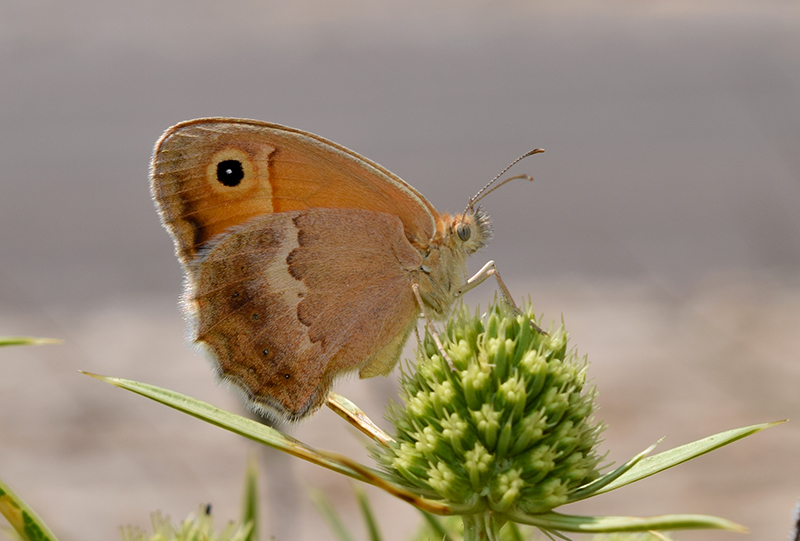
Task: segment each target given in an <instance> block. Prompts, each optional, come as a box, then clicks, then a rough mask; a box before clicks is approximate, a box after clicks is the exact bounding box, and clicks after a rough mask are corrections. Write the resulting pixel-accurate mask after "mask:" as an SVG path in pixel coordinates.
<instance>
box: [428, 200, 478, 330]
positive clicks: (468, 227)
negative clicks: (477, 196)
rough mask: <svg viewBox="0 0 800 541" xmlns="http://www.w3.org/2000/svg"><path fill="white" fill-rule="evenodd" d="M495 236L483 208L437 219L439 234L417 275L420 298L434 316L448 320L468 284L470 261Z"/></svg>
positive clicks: (429, 248)
mask: <svg viewBox="0 0 800 541" xmlns="http://www.w3.org/2000/svg"><path fill="white" fill-rule="evenodd" d="M491 237H492V227H491V221H490V220H489V215H488V214H486V213H485V212H484V211H483V210H482V209H480V208H477V209H467V211H466V212H464V213H463V214H457V215H454V216H453V215H450V214H442V215H440V216H438V217H437V219H436V235H435V236H434V238H433V240H432V241H431V242H430V244H429V245H428V247H427V249H426V250H425V251H424V252H423V260H422V265H421V266H420V272H419V273H418V274H417V276H416V280H417V283H418V284H419V292H420V296H421V297H422V300H423V302H424V303H425V304H426V306H427V307H429V308H430V309H431V311H432V314H431V316H433V317H434V318H436V319H444V318H446V317H447V315H448V313H449V312H450V307H451V306H452V304H453V302H454V301H455V297H456V293H457V292H458V290H460V289H461V288H462V286H463V285H464V284H465V283H466V281H467V258H468V257H469V256H470V255H472V254H474V253H475V252H477V251H478V250H480V249H481V248H483V247H484V246H485V245H486V244H487V243H488V242H489V240H490V239H491Z"/></svg>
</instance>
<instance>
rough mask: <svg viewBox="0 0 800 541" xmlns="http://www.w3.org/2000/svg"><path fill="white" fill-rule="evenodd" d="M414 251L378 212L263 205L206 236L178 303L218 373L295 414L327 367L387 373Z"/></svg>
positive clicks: (409, 319)
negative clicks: (215, 235) (257, 213)
mask: <svg viewBox="0 0 800 541" xmlns="http://www.w3.org/2000/svg"><path fill="white" fill-rule="evenodd" d="M420 261H421V257H420V254H419V252H418V251H417V250H415V249H414V248H413V247H412V246H411V245H410V244H409V243H408V241H407V240H406V238H405V235H404V232H403V224H402V223H401V222H400V220H399V219H398V218H397V217H395V216H391V215H388V214H386V213H377V212H372V211H362V210H352V209H350V210H342V209H318V208H315V209H310V210H308V211H291V212H285V213H277V214H269V215H266V216H263V217H261V218H258V219H256V220H254V221H251V222H250V223H249V224H248V225H246V226H244V227H242V228H239V229H236V230H234V231H233V232H231V233H230V234H228V235H225V236H223V237H221V238H220V239H218V240H216V241H214V242H212V243H211V246H210V247H209V248H207V250H205V251H204V252H203V253H202V254H201V258H200V259H199V260H198V264H197V269H196V274H195V276H196V280H194V281H193V282H190V283H189V288H188V289H187V292H186V304H187V307H188V308H189V312H190V313H191V314H193V315H194V320H195V338H196V340H197V341H198V342H200V343H202V344H203V345H204V346H205V347H206V348H208V349H209V350H210V353H211V354H212V357H213V358H214V359H215V361H216V366H217V369H218V371H219V373H220V376H221V377H222V378H223V379H226V380H228V381H230V382H231V383H233V384H234V385H235V386H236V387H238V388H239V389H240V390H242V391H243V393H244V394H245V395H246V397H247V398H248V399H249V401H250V403H251V404H253V405H255V407H256V408H257V409H260V410H261V411H264V412H266V413H268V414H274V415H276V416H277V417H279V418H283V419H288V420H297V419H299V418H302V417H304V416H306V415H309V414H310V413H312V412H313V411H315V410H316V409H317V408H318V407H319V406H321V405H322V403H323V402H324V400H325V398H326V397H327V395H328V390H329V388H330V386H331V383H332V382H333V379H334V378H335V376H338V375H341V374H343V373H347V372H351V371H354V370H358V371H359V372H360V374H361V375H362V377H368V376H374V375H378V374H385V373H388V372H389V371H390V370H391V369H392V368H393V367H394V365H395V363H396V362H397V359H398V358H399V356H400V353H401V350H402V347H403V344H404V343H405V342H406V340H407V338H408V335H409V333H410V332H411V330H412V329H413V328H414V325H415V323H416V315H417V306H416V302H415V299H414V296H413V293H412V290H411V282H410V275H409V272H410V271H411V270H413V269H416V268H419V265H420Z"/></svg>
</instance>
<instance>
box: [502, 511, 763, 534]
mask: <svg viewBox="0 0 800 541" xmlns="http://www.w3.org/2000/svg"><path fill="white" fill-rule="evenodd" d="M508 519H509V520H513V521H514V522H519V523H521V524H529V525H531V526H536V527H537V528H541V529H543V530H555V531H563V532H578V533H614V532H645V531H648V530H690V529H715V530H730V531H734V532H746V531H747V528H745V527H744V526H741V525H740V524H736V523H735V522H731V521H730V520H726V519H724V518H719V517H711V516H708V515H659V516H655V517H614V516H608V517H587V516H577V515H562V514H560V513H552V512H551V513H541V514H537V515H522V514H508Z"/></svg>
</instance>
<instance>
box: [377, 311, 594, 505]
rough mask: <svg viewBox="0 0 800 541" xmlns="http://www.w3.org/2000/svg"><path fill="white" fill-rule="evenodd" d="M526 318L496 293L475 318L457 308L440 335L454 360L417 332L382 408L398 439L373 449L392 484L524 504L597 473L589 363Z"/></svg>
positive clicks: (561, 498) (553, 498)
mask: <svg viewBox="0 0 800 541" xmlns="http://www.w3.org/2000/svg"><path fill="white" fill-rule="evenodd" d="M526 318H527V319H526ZM528 319H530V320H531V321H532V320H533V319H532V311H531V309H530V308H529V307H528V308H526V310H525V311H524V315H519V314H515V313H514V312H513V311H512V310H511V309H510V308H508V307H507V306H506V305H505V304H503V303H496V304H495V305H493V306H492V307H491V308H490V310H489V312H488V315H486V316H484V317H483V318H480V317H478V316H471V315H470V314H469V312H468V310H467V309H466V308H462V309H459V310H457V311H456V313H455V314H454V315H453V317H452V318H451V319H450V320H449V321H448V324H447V332H446V334H443V335H441V336H440V339H441V341H442V345H443V347H444V349H445V351H447V354H448V356H449V357H450V360H451V362H452V366H453V368H454V369H451V367H450V365H449V364H448V363H447V361H446V360H445V359H444V358H443V356H442V354H441V352H440V351H439V350H438V348H437V347H436V344H435V342H434V341H433V339H431V338H430V337H426V339H425V341H424V343H423V344H422V345H421V347H420V348H419V351H418V353H417V363H416V366H415V367H414V368H416V370H412V371H409V370H406V371H404V372H403V374H402V376H401V378H402V379H401V396H402V399H403V402H404V406H400V405H395V406H394V407H393V408H390V410H389V420H390V421H391V422H392V424H393V425H394V427H395V441H394V442H392V443H389V444H387V445H386V446H385V447H381V448H378V449H374V454H375V455H376V457H377V458H378V460H379V463H380V464H381V466H382V468H383V469H384V470H385V471H386V473H387V474H388V475H389V476H390V478H391V479H392V480H393V481H394V482H396V483H397V484H399V485H401V486H405V487H406V488H408V489H409V490H411V491H414V492H416V493H418V494H420V495H425V496H426V497H429V498H430V497H433V498H434V499H439V500H441V501H443V502H445V503H447V502H452V503H458V504H467V505H469V506H471V507H470V511H469V512H470V513H472V512H483V511H487V510H491V511H494V512H496V513H499V514H502V513H504V512H507V513H518V512H522V513H527V514H532V513H542V512H546V511H549V510H551V509H553V508H554V507H557V506H559V505H562V504H564V503H566V502H567V501H568V500H569V497H570V494H571V493H572V492H573V491H575V490H576V489H577V488H578V487H580V486H582V485H584V484H586V483H588V482H590V481H592V480H594V479H596V478H597V477H598V476H599V473H598V464H599V462H600V458H599V457H598V455H597V453H596V450H595V449H596V447H597V444H598V441H599V435H600V432H601V430H602V426H599V425H597V424H593V419H592V414H593V413H594V397H595V391H594V389H593V388H591V387H586V385H585V383H586V362H585V360H582V359H579V358H578V356H577V353H576V352H575V350H574V349H569V348H568V347H567V341H568V335H567V333H566V332H565V331H564V330H563V328H558V329H556V330H555V331H552V332H551V333H550V334H549V335H547V334H542V333H539V332H537V331H535V330H534V329H533V327H532V326H531V325H530V322H529V321H528Z"/></svg>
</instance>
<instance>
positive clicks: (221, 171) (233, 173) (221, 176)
mask: <svg viewBox="0 0 800 541" xmlns="http://www.w3.org/2000/svg"><path fill="white" fill-rule="evenodd" d="M243 178H244V169H243V168H242V162H240V161H239V160H223V161H221V162H219V163H218V164H217V180H218V181H219V182H220V183H221V184H223V185H225V186H229V187H231V188H232V187H234V186H238V185H239V183H240V182H241V181H242V179H243Z"/></svg>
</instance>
